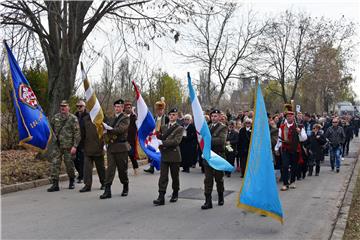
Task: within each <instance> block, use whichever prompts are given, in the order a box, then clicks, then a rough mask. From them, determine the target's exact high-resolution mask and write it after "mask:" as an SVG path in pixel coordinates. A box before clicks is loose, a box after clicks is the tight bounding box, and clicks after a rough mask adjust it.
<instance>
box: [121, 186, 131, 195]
mask: <svg viewBox="0 0 360 240" xmlns="http://www.w3.org/2000/svg"><path fill="white" fill-rule="evenodd" d="M128 193H129V183H124V185H123V191H122V193H121V196H122V197H126V196H127V195H128Z"/></svg>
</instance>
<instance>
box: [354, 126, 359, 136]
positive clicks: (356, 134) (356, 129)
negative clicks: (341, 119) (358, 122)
mask: <svg viewBox="0 0 360 240" xmlns="http://www.w3.org/2000/svg"><path fill="white" fill-rule="evenodd" d="M354 134H355V137H358V136H359V128H357V127H355V128H354Z"/></svg>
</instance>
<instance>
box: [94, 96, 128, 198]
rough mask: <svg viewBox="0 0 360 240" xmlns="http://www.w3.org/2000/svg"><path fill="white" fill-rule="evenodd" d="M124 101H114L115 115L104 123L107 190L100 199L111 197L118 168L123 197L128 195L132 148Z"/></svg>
mask: <svg viewBox="0 0 360 240" xmlns="http://www.w3.org/2000/svg"><path fill="white" fill-rule="evenodd" d="M123 111H124V101H123V100H122V99H119V100H117V101H115V102H114V112H115V116H113V117H110V118H109V119H107V121H106V123H103V125H104V129H105V130H106V133H105V143H106V144H107V161H108V166H107V169H106V180H105V192H104V193H103V194H102V195H101V196H100V199H106V198H111V185H112V182H113V180H114V177H115V171H116V169H117V170H118V176H119V179H120V182H121V183H122V185H123V191H122V193H121V196H122V197H125V196H127V195H128V192H129V178H128V175H127V169H128V151H129V150H130V146H129V143H128V142H127V135H128V128H129V124H130V118H129V117H128V116H127V115H126V114H124V112H123Z"/></svg>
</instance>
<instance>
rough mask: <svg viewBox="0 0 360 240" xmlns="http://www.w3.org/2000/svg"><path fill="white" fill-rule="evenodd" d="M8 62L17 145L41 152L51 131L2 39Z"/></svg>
mask: <svg viewBox="0 0 360 240" xmlns="http://www.w3.org/2000/svg"><path fill="white" fill-rule="evenodd" d="M4 45H5V48H6V51H7V57H8V63H9V66H8V67H9V76H10V77H9V78H10V81H11V84H12V99H13V102H14V107H15V111H16V118H17V123H18V130H19V145H22V146H24V147H29V148H31V149H34V150H37V151H40V152H43V151H45V150H47V146H48V143H49V142H50V140H51V138H52V133H51V132H52V131H51V128H50V125H49V122H48V119H47V118H46V116H45V114H44V112H43V110H42V108H41V106H40V104H39V102H38V100H37V98H36V96H35V93H34V91H33V90H32V89H31V87H30V84H29V82H28V81H27V80H26V78H25V76H24V74H23V73H22V72H21V70H20V67H19V65H18V63H17V61H16V59H15V57H14V55H13V54H12V52H11V49H10V48H9V46H8V45H7V44H6V42H5V41H4Z"/></svg>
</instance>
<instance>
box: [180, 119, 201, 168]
mask: <svg viewBox="0 0 360 240" xmlns="http://www.w3.org/2000/svg"><path fill="white" fill-rule="evenodd" d="M183 127H184V131H183V137H182V140H181V143H180V150H181V161H182V162H181V165H182V168H183V170H182V171H183V172H186V173H189V172H190V167H191V166H192V165H193V164H195V163H196V158H197V155H198V153H197V135H196V129H195V126H194V124H193V123H192V117H191V115H190V114H186V115H185V116H184V123H183Z"/></svg>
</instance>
